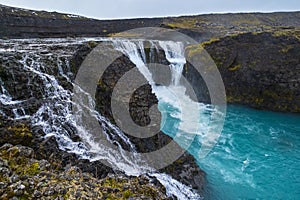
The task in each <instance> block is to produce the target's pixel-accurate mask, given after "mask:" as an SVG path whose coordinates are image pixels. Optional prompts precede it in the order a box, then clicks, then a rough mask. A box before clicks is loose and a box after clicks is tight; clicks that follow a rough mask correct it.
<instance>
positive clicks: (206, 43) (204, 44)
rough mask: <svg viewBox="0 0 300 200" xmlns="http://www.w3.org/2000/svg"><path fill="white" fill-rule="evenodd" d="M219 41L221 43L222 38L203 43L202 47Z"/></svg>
mask: <svg viewBox="0 0 300 200" xmlns="http://www.w3.org/2000/svg"><path fill="white" fill-rule="evenodd" d="M219 41H220V38H211V39H210V40H208V41H205V42H202V43H201V46H202V47H205V46H206V45H209V44H212V43H214V42H219Z"/></svg>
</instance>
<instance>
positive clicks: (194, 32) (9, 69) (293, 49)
mask: <svg viewBox="0 0 300 200" xmlns="http://www.w3.org/2000/svg"><path fill="white" fill-rule="evenodd" d="M299 19H300V12H293V13H270V14H259V13H255V14H224V15H200V16H192V17H178V18H157V19H132V20H94V19H88V18H84V17H80V16H73V15H68V14H59V13H48V12H39V11H30V10H24V9H17V8H11V7H6V6H0V37H1V38H3V39H4V40H1V49H2V51H1V59H0V65H1V66H0V77H1V80H2V81H3V83H1V84H2V85H1V86H3V84H4V85H5V86H6V89H7V92H8V93H9V94H10V95H11V98H12V99H11V100H12V102H14V103H16V102H18V105H22V108H23V110H20V109H19V108H15V107H14V106H15V104H7V105H5V104H3V102H4V101H5V100H7V99H1V100H3V102H2V103H1V104H0V106H1V107H0V108H1V110H2V113H1V118H0V131H1V139H0V145H4V144H5V143H12V145H18V144H21V145H25V146H30V148H31V149H29V150H28V149H27V150H26V151H30V152H32V151H35V153H30V156H29V157H30V159H31V160H25V161H24V160H23V161H24V163H22V162H20V163H12V162H9V161H8V159H12V161H14V159H15V158H16V159H17V160H22V159H20V156H19V153H18V152H22V151H23V150H22V148H23V147H21V146H12V145H8V144H7V145H4V146H3V147H2V148H0V155H1V160H0V161H1V162H0V164H1V166H0V167H1V170H6V172H8V173H7V174H5V173H2V176H3V177H1V182H4V183H2V185H1V184H0V187H2V186H3V184H4V186H3V188H5V189H7V188H12V191H10V190H9V191H8V192H7V191H6V190H3V188H0V189H1V190H0V192H1V193H2V194H1V193H0V196H1V195H4V197H5V198H9V197H12V196H16V195H17V194H20V196H22V195H33V196H31V197H36V196H35V195H39V193H38V192H45V191H44V190H46V188H45V187H44V186H41V187H40V188H41V191H37V192H36V193H35V194H34V192H35V191H34V190H32V189H30V187H35V186H36V184H38V182H39V181H40V180H39V179H41V178H42V177H43V176H46V177H47V176H48V175H49V174H48V175H47V174H46V175H45V174H44V173H43V171H45V169H46V168H43V167H41V168H37V167H36V166H37V165H36V164H34V163H37V164H38V166H40V165H42V162H41V160H47V162H48V163H49V164H47V166H48V167H49V166H51V167H50V168H49V169H51V170H52V169H53V170H55V169H58V170H60V172H62V171H63V170H64V169H70V167H71V166H77V167H78V168H79V169H78V170H77V169H76V172H74V173H75V175H74V173H73V172H69V171H66V172H65V176H66V177H68V176H69V174H70V173H73V175H74V177H77V179H78V180H81V179H84V176H83V175H82V174H81V172H83V173H88V175H87V176H88V177H89V176H93V177H94V179H93V178H92V181H95V178H101V181H102V182H101V181H100V182H99V183H95V182H93V183H92V184H93V185H95V187H96V186H97V187H98V186H99V187H105V188H106V189H107V190H109V192H110V193H111V194H116V195H125V196H127V195H129V193H128V192H131V190H133V189H134V187H135V184H136V181H137V180H136V179H134V178H133V179H128V177H124V175H122V177H121V178H120V182H122V183H124V184H123V185H120V184H119V183H115V182H114V181H112V180H111V179H108V180H107V181H106V179H105V177H106V176H107V175H108V174H109V173H120V172H115V171H113V170H112V169H111V168H109V167H106V166H105V165H103V164H101V163H100V162H93V163H90V162H89V161H88V160H85V159H81V160H78V158H77V157H76V155H75V154H73V153H67V152H66V151H62V150H60V149H59V146H58V145H57V143H56V142H57V140H56V139H55V137H48V138H44V136H45V132H44V130H43V129H42V128H41V127H39V126H34V125H33V124H32V123H31V122H30V121H29V120H28V119H26V118H22V119H18V120H14V118H15V117H16V115H18V114H20V113H22V112H24V113H26V114H28V115H32V114H34V113H36V112H37V111H38V109H39V108H40V107H41V105H42V104H44V103H49V102H53V101H54V100H56V99H54V100H53V99H51V95H49V96H47V95H46V96H45V94H44V93H43V92H44V88H43V87H44V86H46V85H43V84H44V83H43V81H44V80H42V79H41V78H40V77H39V76H37V75H36V74H32V73H31V72H30V70H28V68H23V67H22V66H24V61H26V62H25V64H26V63H27V65H30V64H33V63H34V62H33V61H30V59H29V60H26V59H25V57H23V55H22V53H20V52H18V53H17V52H14V51H11V49H18V42H15V43H14V42H11V40H8V39H9V38H45V37H85V36H89V37H92V36H93V37H94V36H114V35H115V34H116V33H118V32H121V31H125V30H128V29H132V28H139V27H149V26H155V27H164V28H169V29H173V30H178V31H180V32H182V33H185V34H187V35H189V36H191V37H193V38H194V39H196V40H197V41H199V45H196V46H193V47H191V48H195V49H197V48H199V47H201V48H204V49H205V50H206V51H207V52H208V53H209V54H210V55H211V57H212V58H213V60H214V61H215V63H216V65H217V66H218V70H219V71H220V73H221V75H222V78H223V80H224V84H225V88H226V92H227V101H228V102H229V103H238V104H243V105H247V106H251V107H254V108H259V109H268V110H274V111H283V112H300V91H299V84H300V79H299V76H300V65H299V63H300V60H299V58H300V55H299V52H300V51H299V50H300V42H299V38H300V36H299V27H300V20H299ZM25 43H26V41H25ZM26 44H27V45H28V48H30V42H28V43H26ZM46 46H47V45H46ZM50 46H51V45H50ZM48 47H49V46H48ZM48 47H47V48H48ZM93 47H94V44H92V43H86V44H84V45H68V46H67V47H66V46H64V47H62V46H59V45H52V46H51V47H50V48H49V49H47V48H43V47H41V49H40V51H39V53H40V55H43V56H47V55H49V56H50V57H49V59H46V61H45V62H46V68H45V69H43V70H44V71H43V72H47V73H49V74H50V75H53V76H54V77H55V78H56V79H57V80H58V82H59V84H60V85H61V86H62V88H63V89H64V91H65V90H71V88H72V86H71V85H70V82H68V81H67V80H66V77H64V76H63V75H62V74H60V70H61V69H59V68H57V67H53V66H57V62H60V61H62V62H63V63H65V61H70V64H71V66H69V67H71V68H70V69H68V70H69V71H68V72H70V73H69V74H68V76H69V78H70V79H72V78H74V76H75V75H76V68H77V67H78V66H79V65H80V63H81V62H82V60H83V59H84V58H85V56H86V55H87V53H88V52H90V51H91V49H92V48H93ZM69 50H70V52H68V51H69ZM53 52H57V55H61V54H60V53H62V52H64V53H66V52H67V53H70V54H68V59H66V58H63V57H60V58H59V59H58V60H56V59H52V58H51V56H53ZM75 52H76V53H75ZM57 55H56V56H57ZM70 57H72V59H71V60H69V58H70ZM158 57H159V60H160V61H162V62H165V63H166V60H165V58H164V57H163V56H161V55H158ZM60 59H62V60H60ZM21 62H23V63H21ZM166 64H167V63H166ZM62 66H63V70H67V65H62ZM132 67H134V66H133V65H132V63H131V62H130V61H129V60H128V58H126V57H125V56H123V57H121V58H119V59H118V60H116V61H115V62H114V63H112V64H111V66H110V67H109V68H108V71H107V74H108V75H110V74H112V73H114V74H117V76H106V77H105V76H104V77H102V79H101V80H99V83H98V89H97V92H98V98H97V106H98V110H100V111H101V112H102V113H103V114H104V115H105V116H106V117H108V118H111V115H110V110H109V106H108V105H109V98H110V97H111V90H112V87H113V85H114V84H115V82H116V81H117V80H118V77H119V76H121V75H122V73H124V70H125V71H126V70H128V69H130V68H132ZM109 70H110V71H109ZM192 72H193V68H192V66H190V65H189V64H187V65H186V67H185V71H184V75H185V76H186V77H187V78H188V80H191V81H192V82H193V81H194V82H199V80H200V79H201V77H197V76H195V75H194V73H192ZM207 73H209V71H207ZM32 80H34V81H32ZM201 87H203V89H202V88H201V90H205V87H204V86H201ZM2 93H4V91H3V88H2ZM206 95H207V94H206ZM4 97H5V96H1V98H4ZM5 98H6V97H5ZM201 98H203V99H204V100H205V101H207V96H205V92H202V96H201ZM140 102H142V104H141V103H140ZM156 102H157V100H156V98H155V97H154V95H153V94H152V93H151V89H150V88H149V86H148V85H145V86H143V87H141V88H139V90H137V92H136V93H135V94H134V95H133V97H132V99H131V105H132V106H131V110H130V112H131V114H132V116H133V118H134V119H135V122H136V123H137V124H141V125H145V124H147V123H149V118H148V111H149V107H150V106H151V105H152V104H154V103H156ZM52 109H53V110H59V108H58V107H53V108H52ZM140 112H142V113H146V114H143V115H142V116H139V113H140ZM41 117H45V119H46V120H47V116H41ZM48 117H49V116H48ZM66 128H67V129H68V130H69V131H70V138H71V139H72V140H74V141H80V138H79V137H78V136H76V135H75V134H72V133H73V131H72V128H70V127H69V124H67V125H66ZM131 139H132V141H134V143H135V144H136V145H137V148H138V150H139V151H141V152H146V151H149V150H153V149H157V148H160V147H161V146H164V145H165V144H166V143H168V142H169V141H170V140H171V139H170V138H169V137H168V136H166V135H164V134H163V133H159V134H158V135H156V136H155V137H153V138H151V139H149V140H142V139H141V140H137V139H134V138H131ZM20 149H21V150H20ZM10 152H13V154H11V153H10ZM14 153H16V154H14ZM14 156H15V157H14ZM43 163H45V162H44V161H43ZM182 163H185V165H184V166H183V165H182ZM15 164H16V165H15ZM32 164H33V165H32ZM19 166H22V167H26V169H27V168H28V170H29V171H30V173H29V179H28V180H31V179H34V178H35V179H36V180H33V184H32V183H27V182H26V183H25V182H24V181H23V180H22V176H24V175H25V176H28V175H27V174H20V171H18V169H17V167H19ZM32 168H33V169H32ZM24 169H25V168H24ZM32 170H34V171H32ZM162 171H163V172H167V173H169V174H172V175H173V176H174V177H175V178H177V179H178V180H180V181H182V182H183V183H186V184H190V185H192V186H193V187H194V188H197V189H199V190H202V189H203V188H202V187H203V183H204V180H203V179H204V178H203V177H204V173H203V172H202V171H201V170H200V169H199V168H198V167H197V165H196V164H195V162H194V159H193V158H192V157H191V156H190V155H187V154H184V155H183V156H182V157H181V158H180V159H179V160H178V161H177V162H176V163H174V164H173V165H171V166H169V167H168V168H165V169H163V170H162ZM31 172H32V173H33V174H32V173H31ZM40 173H41V174H40ZM51 173H52V174H51ZM51 173H50V175H49V176H51V177H52V178H49V177H48V178H46V179H47V180H48V179H49V181H48V182H49V184H50V188H51V187H52V186H53V182H57V181H58V182H59V183H60V182H61V181H62V182H63V181H64V178H63V179H61V178H60V177H58V175H57V172H55V171H52V172H51ZM31 174H32V175H31ZM15 175H17V176H18V177H20V179H21V180H19V179H18V178H17V179H14V180H16V183H18V184H14V181H10V180H11V179H13V178H14V177H15ZM35 176H36V177H35ZM54 179H55V180H54ZM114 179H116V178H114ZM2 180H3V181H2ZM139 180H142V181H143V180H144V179H143V178H142V177H140V179H139ZM199 180H200V181H199ZM5 181H6V182H5ZM22 181H23V182H22ZM43 181H44V180H43ZM43 181H41V182H43ZM76 183H77V182H76ZM76 183H74V184H76ZM106 183H107V184H106ZM26 184H27V185H28V187H29V188H27V185H26ZM51 184H52V185H51ZM109 184H113V186H115V185H118V187H119V186H120V187H123V186H124V187H125V186H126V187H127V186H128V185H129V184H131V185H132V186H133V187H132V188H130V187H129V191H127V190H124V188H122V189H117V190H115V189H111V185H109ZM8 185H9V186H10V187H8ZM20 185H24V186H25V188H26V189H24V188H23V186H20ZM30 185H31V186H30ZM145 185H146V186H145V189H146V190H148V189H149V191H150V192H152V189H153V188H152V185H151V184H150V183H148V182H145ZM59 186H61V185H59ZM53 187H54V186H53ZM153 187H156V189H155V190H156V191H155V192H154V193H155V194H153V193H151V194H148V195H150V196H148V197H149V198H151V197H153V196H151V195H156V197H157V198H166V196H165V195H164V194H163V193H164V192H165V191H164V190H163V189H160V188H161V186H160V185H158V186H153ZM14 188H15V189H14ZM19 188H23V189H21V191H20V192H19V193H17V192H18V191H19ZM83 188H84V186H83ZM62 189H64V188H62ZM14 190H16V191H14ZM80 190H81V189H80ZM83 190H84V191H89V190H86V188H84V189H83ZM53 191H54V195H57V193H58V192H59V190H58V191H57V192H56V191H55V189H53ZM5 192H6V193H5ZM65 192H66V194H68V195H71V196H74V195H76V194H75V193H74V191H70V190H67V191H65ZM109 192H108V193H109ZM123 192H124V193H123ZM7 194H9V196H7ZM130 194H131V193H130ZM5 195H6V196H5ZM103 195H108V194H107V193H106V194H103ZM146 195H147V194H146ZM26 197H27V196H26ZM49 198H52V196H49ZM124 198H125V197H124Z"/></svg>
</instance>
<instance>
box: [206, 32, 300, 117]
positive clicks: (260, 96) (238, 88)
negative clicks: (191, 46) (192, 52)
mask: <svg viewBox="0 0 300 200" xmlns="http://www.w3.org/2000/svg"><path fill="white" fill-rule="evenodd" d="M299 37H300V32H299V31H298V30H281V31H271V32H265V33H256V34H253V33H247V34H239V35H235V36H228V37H224V38H220V39H218V40H212V41H210V42H204V43H202V44H200V45H201V46H203V47H204V49H205V50H206V51H207V52H208V53H209V54H210V56H211V57H212V59H213V60H214V61H215V63H216V65H217V66H218V69H219V71H220V73H221V75H222V78H223V81H224V84H225V89H226V93H227V101H228V102H229V103H238V104H243V105H248V106H251V107H254V108H259V109H267V110H273V111H283V112H300V109H299V108H300V90H299V85H300V80H299V75H300V64H299V63H300V40H299ZM207 73H209V71H207Z"/></svg>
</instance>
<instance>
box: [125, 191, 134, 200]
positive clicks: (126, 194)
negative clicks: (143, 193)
mask: <svg viewBox="0 0 300 200" xmlns="http://www.w3.org/2000/svg"><path fill="white" fill-rule="evenodd" d="M132 196H133V193H132V192H131V191H130V190H125V191H124V192H123V198H125V199H128V198H129V197H132Z"/></svg>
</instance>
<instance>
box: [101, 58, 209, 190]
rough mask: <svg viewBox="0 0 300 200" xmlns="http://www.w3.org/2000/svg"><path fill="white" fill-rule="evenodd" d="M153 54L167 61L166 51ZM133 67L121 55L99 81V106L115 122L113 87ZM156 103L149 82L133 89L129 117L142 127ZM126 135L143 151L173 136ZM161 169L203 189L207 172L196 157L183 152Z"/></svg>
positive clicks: (181, 180)
mask: <svg viewBox="0 0 300 200" xmlns="http://www.w3.org/2000/svg"><path fill="white" fill-rule="evenodd" d="M154 54H155V55H152V56H153V57H154V59H155V60H156V61H155V62H157V63H162V64H165V65H167V64H168V61H167V60H166V58H165V54H164V52H158V53H157V52H156V53H154ZM134 67H135V65H134V64H133V63H131V61H130V60H129V59H128V58H127V57H125V56H122V57H120V58H118V59H116V60H115V61H114V62H113V63H112V64H111V65H110V66H109V67H107V68H106V70H105V72H104V73H103V76H102V77H101V79H100V80H99V82H98V87H97V92H96V109H97V110H98V111H99V112H100V113H102V114H103V115H104V116H105V117H107V118H108V119H110V120H111V121H114V117H113V115H112V110H111V97H112V93H113V90H114V87H115V85H116V83H117V82H118V80H119V79H120V78H121V77H122V76H123V75H124V74H125V73H126V72H128V71H129V70H131V69H132V68H134ZM157 102H158V100H157V98H156V96H155V95H154V94H153V93H152V89H151V86H150V85H149V84H146V85H143V86H140V87H139V88H137V89H136V90H135V91H134V93H133V94H132V96H131V99H130V102H129V112H130V117H131V118H132V120H133V121H134V122H135V123H136V124H137V125H139V126H146V125H148V124H150V122H151V118H150V117H149V109H150V107H151V106H155V104H157ZM125 134H126V132H125ZM126 135H127V137H129V138H130V141H132V142H133V144H134V145H135V146H136V148H137V151H138V152H140V153H146V152H153V151H156V150H159V149H161V148H162V147H164V146H166V145H167V144H168V143H170V142H171V141H172V138H170V137H169V136H168V135H166V134H164V133H163V132H162V131H159V132H158V133H157V134H155V136H152V137H148V138H137V137H133V136H131V135H129V134H126ZM119 142H120V143H121V144H123V143H122V141H121V140H119ZM123 148H124V149H127V147H126V144H123ZM160 171H161V172H165V173H167V174H170V175H171V176H172V177H173V178H175V179H177V180H178V181H180V182H182V183H184V184H186V185H191V186H192V187H193V188H194V189H197V190H199V192H200V193H201V192H203V190H204V185H205V173H204V172H203V171H202V170H200V168H199V166H198V165H197V164H196V161H195V159H194V158H193V157H192V156H191V155H189V154H187V153H184V154H183V155H182V156H181V157H179V158H178V160H177V161H175V162H174V163H172V164H170V165H169V166H168V167H166V168H163V169H161V170H160Z"/></svg>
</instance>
